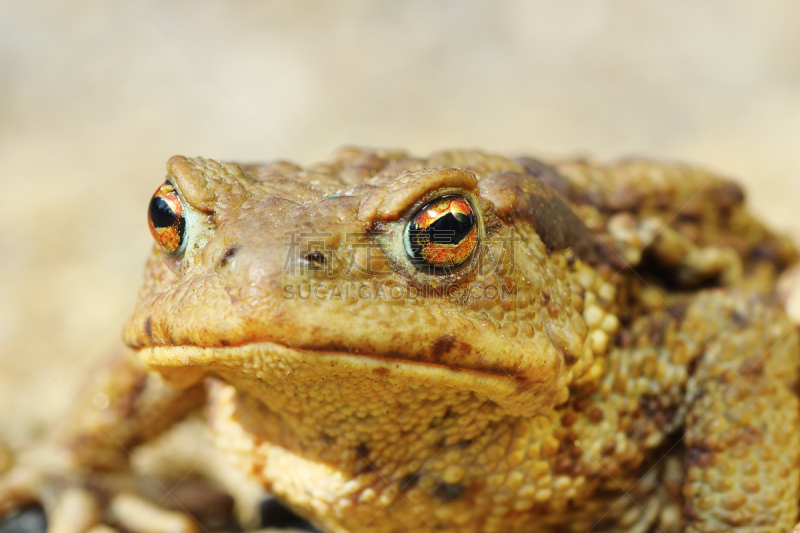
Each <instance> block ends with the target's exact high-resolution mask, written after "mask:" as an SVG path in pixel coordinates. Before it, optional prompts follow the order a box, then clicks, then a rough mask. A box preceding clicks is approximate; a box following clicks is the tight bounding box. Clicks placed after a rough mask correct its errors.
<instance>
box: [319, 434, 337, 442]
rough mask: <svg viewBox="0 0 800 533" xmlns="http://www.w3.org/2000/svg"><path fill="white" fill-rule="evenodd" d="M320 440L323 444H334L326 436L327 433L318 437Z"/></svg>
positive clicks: (328, 436) (329, 437)
mask: <svg viewBox="0 0 800 533" xmlns="http://www.w3.org/2000/svg"><path fill="white" fill-rule="evenodd" d="M320 438H321V439H322V442H324V443H325V444H333V442H334V438H333V437H332V436H330V435H328V434H327V433H322V434H321V435H320Z"/></svg>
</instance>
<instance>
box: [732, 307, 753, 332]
mask: <svg viewBox="0 0 800 533" xmlns="http://www.w3.org/2000/svg"><path fill="white" fill-rule="evenodd" d="M731 320H733V323H734V324H736V325H737V326H739V327H740V328H744V327H746V326H747V325H748V323H749V322H750V321H749V320H748V318H747V315H745V314H744V313H740V312H739V311H734V312H733V313H732V314H731Z"/></svg>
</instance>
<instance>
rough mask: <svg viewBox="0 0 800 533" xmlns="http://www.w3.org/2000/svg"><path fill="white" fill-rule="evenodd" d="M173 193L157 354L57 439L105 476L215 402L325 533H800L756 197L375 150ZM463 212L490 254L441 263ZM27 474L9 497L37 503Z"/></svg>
mask: <svg viewBox="0 0 800 533" xmlns="http://www.w3.org/2000/svg"><path fill="white" fill-rule="evenodd" d="M167 179H168V181H170V182H171V183H172V184H173V185H174V186H175V188H176V190H177V191H178V194H179V195H180V197H181V200H182V202H183V211H184V212H185V213H186V235H185V239H186V242H185V248H183V249H182V251H180V252H179V253H177V254H170V253H167V252H166V251H164V250H161V249H160V248H159V247H157V246H156V247H155V248H154V251H153V254H152V256H151V258H150V260H149V262H148V266H147V275H146V280H145V285H144V287H143V289H142V291H141V293H140V299H139V304H138V306H137V308H136V311H135V313H134V316H133V317H132V318H131V320H130V322H129V323H128V325H127V327H126V330H125V340H126V343H127V344H128V345H129V346H130V347H131V348H132V349H133V350H134V352H135V354H136V359H137V360H138V361H135V360H132V359H129V358H128V356H122V357H121V358H118V359H117V360H116V362H114V363H112V364H111V365H110V366H109V367H107V369H106V370H105V371H103V372H101V373H100V374H99V377H97V378H95V380H94V382H93V384H92V385H91V386H89V387H87V392H86V398H87V400H86V402H85V410H84V412H83V413H80V416H78V417H77V419H76V420H77V422H75V423H70V424H67V427H66V428H65V429H64V430H63V431H61V432H60V433H59V435H58V436H57V437H56V438H55V440H54V442H55V443H56V446H57V447H58V448H59V449H65V450H68V452H66V455H67V458H66V459H65V460H64V462H65V463H66V464H69V465H76V464H77V465H79V466H80V468H79V470H80V471H81V472H82V473H81V474H80V475H82V476H84V479H85V478H91V477H92V476H93V475H94V474H92V469H94V471H99V470H101V469H105V470H108V469H114V468H121V467H122V465H123V464H124V460H125V455H124V454H120V450H123V449H126V448H127V447H129V446H132V445H135V444H137V443H139V442H141V441H143V440H146V439H147V438H149V437H151V436H153V435H154V434H156V433H157V432H158V431H160V430H161V429H162V428H164V427H166V426H168V425H169V424H171V423H172V422H174V421H176V420H178V419H179V418H181V417H182V416H183V415H184V414H185V413H186V412H188V411H189V410H191V409H192V408H193V407H195V406H197V405H199V404H201V403H202V402H203V401H204V400H205V402H206V403H207V405H208V409H207V413H208V417H209V420H210V425H211V427H212V428H213V430H214V432H215V433H216V434H217V435H218V436H219V437H220V438H221V442H222V444H221V445H222V446H223V447H224V448H225V450H226V452H227V453H228V454H229V456H230V458H231V460H232V461H233V463H234V464H235V466H236V467H237V468H239V469H241V470H243V471H245V472H247V473H248V474H249V475H251V476H253V477H255V478H257V479H259V480H260V481H261V482H262V483H263V484H264V486H266V487H267V488H269V489H270V490H272V491H273V492H274V493H276V494H277V495H278V496H279V497H281V498H282V499H284V500H285V501H286V502H287V503H288V504H289V505H290V506H291V507H292V508H294V509H295V510H296V511H297V512H299V513H300V514H302V515H304V516H306V517H308V518H309V519H310V520H312V521H313V522H314V523H315V524H316V525H318V527H320V528H321V529H322V530H324V531H330V532H347V531H360V532H363V533H368V532H407V531H408V532H414V531H430V530H435V531H440V532H446V531H452V532H455V531H458V532H487V533H488V532H515V531H519V532H529V531H542V532H550V531H552V532H556V531H573V532H580V533H584V532H587V531H627V532H631V533H633V532H645V531H651V530H652V531H668V532H677V531H691V532H716V531H729V530H736V531H748V532H770V531H775V532H782V531H787V530H789V529H790V528H791V527H792V526H793V525H794V523H795V522H796V520H797V518H798V516H797V515H798V500H800V493H799V492H798V491H799V490H800V489H799V487H798V484H799V483H800V433H798V428H799V427H800V420H798V417H799V416H800V411H799V409H800V406H799V405H798V400H797V394H796V390H797V383H798V355H800V345H799V344H798V333H797V330H796V327H795V325H794V324H793V323H792V322H791V321H790V320H789V319H788V318H787V316H786V314H785V312H784V310H783V305H782V302H785V301H787V299H788V296H786V294H788V293H789V292H791V289H792V287H793V285H792V284H791V283H790V282H788V281H785V282H784V285H789V289H787V291H783V292H780V291H779V292H776V290H775V287H776V284H777V282H778V278H779V277H780V276H781V275H782V274H783V273H784V272H785V271H787V269H789V268H790V267H791V266H792V265H794V264H795V263H796V262H797V259H798V256H797V251H796V250H795V248H794V247H793V245H792V244H791V243H790V242H789V241H788V240H786V239H785V238H782V237H780V236H777V235H775V234H773V233H771V232H770V231H768V230H767V229H765V228H764V227H763V226H762V225H761V224H760V223H758V222H757V221H756V220H754V219H753V218H752V217H751V216H750V215H749V213H748V212H747V211H746V210H745V208H744V203H743V200H744V197H743V194H742V191H741V190H740V188H739V187H738V186H737V185H735V184H734V183H733V182H731V181H728V180H724V179H721V178H719V177H717V176H714V175H712V174H709V173H707V172H704V171H701V170H698V169H695V168H691V167H686V166H681V165H670V164H661V163H655V162H650V161H639V160H635V161H623V162H619V163H616V164H612V165H600V164H596V163H592V162H587V161H565V162H556V163H553V164H551V165H547V164H544V163H542V162H540V161H537V160H534V159H530V158H519V159H516V160H512V159H508V158H504V157H499V156H492V155H488V154H484V153H481V152H476V151H449V152H441V153H437V154H433V155H432V156H430V157H428V158H415V157H411V156H408V155H407V154H405V153H403V152H389V151H364V150H359V149H355V148H347V149H343V150H341V151H340V152H338V153H337V154H336V155H335V156H334V157H333V158H332V159H331V160H330V161H329V162H326V163H321V164H317V165H313V166H310V167H308V168H301V167H298V166H295V165H293V164H290V163H286V162H276V163H272V164H269V165H264V166H260V165H235V164H230V163H218V162H215V161H211V160H205V159H199V158H198V159H186V158H183V157H175V158H172V159H171V160H170V162H169V164H168V177H167ZM452 194H457V195H460V196H462V197H463V198H465V199H466V200H467V201H468V202H469V204H470V205H471V206H472V208H473V209H474V211H475V215H476V219H477V224H478V225H477V228H478V233H479V243H478V246H477V248H476V251H475V252H474V253H473V254H472V255H471V256H470V257H469V258H468V259H467V260H466V262H465V263H464V264H461V265H459V266H458V268H453V269H449V270H448V269H445V270H441V269H439V270H431V269H424V268H420V265H419V264H417V263H415V262H414V261H413V260H411V258H409V256H408V253H407V243H405V244H404V234H405V231H404V230H405V227H406V225H407V224H408V222H409V220H410V219H411V217H413V216H414V214H415V213H416V212H417V210H418V209H419V208H420V207H421V206H423V205H425V204H426V203H428V202H430V201H432V200H435V199H437V198H440V197H442V196H445V195H452ZM791 279H796V276H794V277H792V276H788V275H787V276H784V280H791ZM141 363H144V365H145V366H146V367H147V369H149V371H150V372H151V374H150V375H149V376H148V375H147V374H145V372H144V370H143V369H142V368H141V367H140V366H139V365H140V364H141ZM109 376H115V377H114V379H111V378H110V377H109ZM120 376H122V377H120ZM98 393H101V394H103V395H104V397H105V398H107V399H109V401H108V402H99V404H98V402H97V401H92V399H94V400H96V398H97V394H98ZM109 436H111V437H109ZM17 470H19V469H17ZM10 477H11V479H12V482H7V483H6V485H5V490H4V489H3V488H2V486H0V502H3V501H5V502H6V505H8V506H11V505H15V504H19V502H22V501H26V499H33V498H35V497H36V490H35V488H31V487H32V486H33V485H35V484H31V483H30V479H28V478H25V477H24V476H21V475H19V474H17V475H16V477H15V474H14V471H13V470H12V473H11V474H10ZM40 485H41V483H40ZM40 485H35V486H40ZM105 490H110V489H105ZM26 491H27V492H26ZM112 492H113V490H112ZM8 502H11V503H8ZM62 506H63V505H62ZM53 507H55V508H58V504H53ZM109 516H110V518H108V517H109ZM106 517H107V518H106V520H107V521H110V522H112V523H117V524H119V523H123V526H125V527H127V528H129V529H135V527H133V526H132V525H131V524H130V521H128V522H126V521H125V518H124V517H120V513H119V512H117V513H116V514H115V513H114V508H113V506H112V509H111V511H110V512H108V513H107V514H106ZM134 525H135V524H134Z"/></svg>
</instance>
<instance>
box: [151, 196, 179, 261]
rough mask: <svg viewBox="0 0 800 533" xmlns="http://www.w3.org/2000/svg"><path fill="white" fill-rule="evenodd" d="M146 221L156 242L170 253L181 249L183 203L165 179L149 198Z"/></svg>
mask: <svg viewBox="0 0 800 533" xmlns="http://www.w3.org/2000/svg"><path fill="white" fill-rule="evenodd" d="M147 223H148V225H149V226H150V233H151V234H152V235H153V238H154V239H155V240H156V242H157V243H158V244H159V245H161V247H162V248H163V249H164V250H165V251H166V252H167V253H170V254H174V253H177V252H179V251H181V250H182V249H183V245H184V241H185V240H186V239H185V233H186V217H185V216H184V214H183V204H181V199H180V198H179V197H178V192H177V191H176V190H175V187H174V186H173V185H172V184H171V183H170V182H168V181H165V182H164V183H163V184H162V185H161V187H159V188H158V190H157V191H156V193H155V194H154V195H153V199H152V200H150V207H149V208H148V209H147Z"/></svg>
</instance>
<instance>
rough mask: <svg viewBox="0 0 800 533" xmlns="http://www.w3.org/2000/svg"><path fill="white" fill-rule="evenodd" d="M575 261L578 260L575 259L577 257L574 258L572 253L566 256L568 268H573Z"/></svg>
mask: <svg viewBox="0 0 800 533" xmlns="http://www.w3.org/2000/svg"><path fill="white" fill-rule="evenodd" d="M577 260H578V258H577V257H575V254H572V253H571V254H569V255H568V256H567V266H568V267H573V266H575V262H576V261H577Z"/></svg>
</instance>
